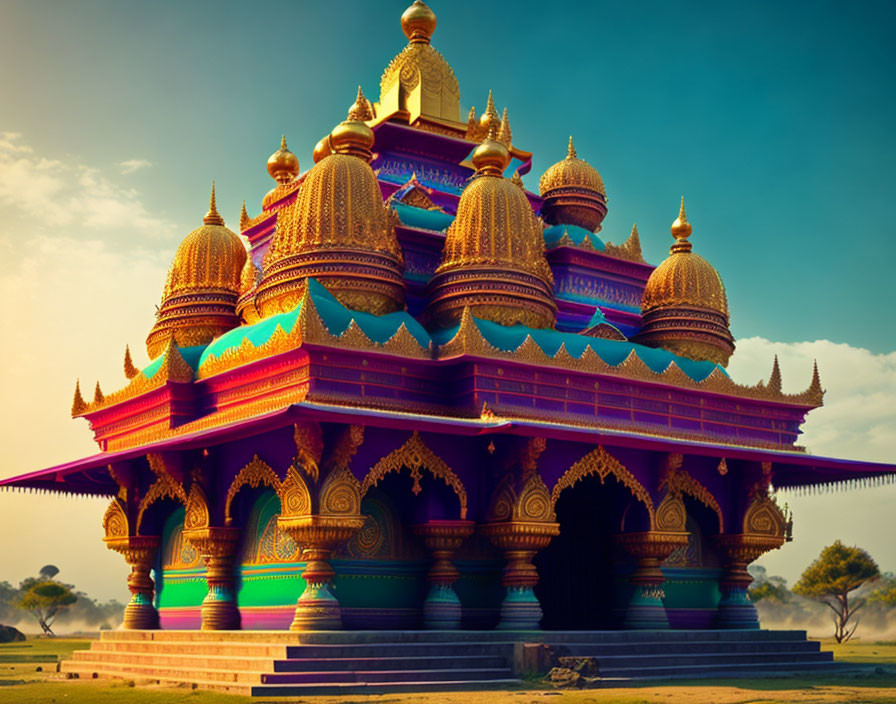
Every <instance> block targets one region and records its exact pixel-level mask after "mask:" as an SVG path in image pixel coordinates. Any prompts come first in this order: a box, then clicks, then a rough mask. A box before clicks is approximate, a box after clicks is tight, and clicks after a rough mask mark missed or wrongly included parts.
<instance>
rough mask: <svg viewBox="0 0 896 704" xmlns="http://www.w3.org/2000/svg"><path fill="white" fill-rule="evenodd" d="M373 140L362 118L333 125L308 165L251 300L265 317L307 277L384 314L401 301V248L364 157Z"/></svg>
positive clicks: (292, 297) (296, 294)
mask: <svg viewBox="0 0 896 704" xmlns="http://www.w3.org/2000/svg"><path fill="white" fill-rule="evenodd" d="M361 97H363V94H361ZM353 107H354V106H353ZM373 143H374V134H373V131H372V130H371V129H370V128H369V127H368V126H367V125H365V124H364V123H363V122H359V121H356V120H346V121H345V122H342V123H341V124H339V125H337V126H336V127H335V128H334V129H333V131H332V132H331V133H330V136H329V137H328V144H329V148H330V149H331V150H332V153H331V154H329V155H328V156H324V157H323V158H321V160H320V161H319V162H318V163H316V164H315V165H314V166H313V167H312V168H311V170H310V171H309V172H308V173H307V174H306V176H305V179H304V181H303V182H302V186H301V188H300V190H299V194H298V196H297V197H296V200H295V202H293V203H291V204H290V205H288V206H286V207H285V208H284V209H283V210H282V211H281V213H280V215H279V218H278V221H277V230H276V232H275V234H274V238H273V240H272V241H271V245H270V247H269V249H268V252H267V254H266V255H265V261H264V276H263V277H262V280H261V282H260V283H259V285H258V291H257V293H256V298H255V300H256V305H257V306H258V309H259V311H260V312H261V313H262V315H264V316H265V317H267V316H269V315H273V314H275V313H279V312H281V311H283V310H291V309H292V307H294V306H295V303H297V302H298V300H299V298H300V296H301V292H302V291H303V290H304V280H305V279H306V278H308V277H315V278H317V279H318V280H319V281H320V283H321V284H323V285H324V286H325V287H327V288H328V289H329V290H330V292H331V293H333V295H335V296H336V297H337V298H338V299H339V300H340V301H341V302H342V303H343V304H344V305H346V306H348V307H350V308H354V309H355V310H365V311H368V312H373V313H385V312H391V311H394V310H397V309H398V308H400V307H402V306H403V304H404V290H403V283H402V279H401V273H400V263H401V248H400V247H399V244H398V240H397V238H396V236H395V229H394V221H393V219H392V217H391V215H390V211H389V209H388V207H387V206H386V205H385V203H383V196H382V192H381V191H380V187H379V183H378V182H377V180H376V176H375V175H374V173H373V170H372V169H371V168H370V165H369V164H368V163H367V162H368V160H369V159H370V158H371V151H370V150H371V147H372V146H373ZM349 252H354V253H355V254H353V255H350V254H349ZM331 260H332V261H331ZM337 260H338V261H337ZM327 262H329V263H327ZM371 267H372V269H371ZM368 270H369V271H368ZM362 271H363V272H367V273H366V274H365V275H364V276H362V275H361V274H360V273H358V272H362ZM365 277H366V279H367V283H364V282H363V280H364V279H365Z"/></svg>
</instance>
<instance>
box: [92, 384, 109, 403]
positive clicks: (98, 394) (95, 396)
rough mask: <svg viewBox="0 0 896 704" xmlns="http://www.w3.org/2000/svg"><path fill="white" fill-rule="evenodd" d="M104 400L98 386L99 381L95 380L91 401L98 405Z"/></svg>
mask: <svg viewBox="0 0 896 704" xmlns="http://www.w3.org/2000/svg"><path fill="white" fill-rule="evenodd" d="M105 400H106V397H105V396H103V390H102V389H101V388H100V382H96V388H94V390H93V402H94V403H95V404H97V405H99V404H101V403H102V402H103V401H105Z"/></svg>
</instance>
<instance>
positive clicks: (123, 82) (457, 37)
mask: <svg viewBox="0 0 896 704" xmlns="http://www.w3.org/2000/svg"><path fill="white" fill-rule="evenodd" d="M407 2H409V0H397V1H395V2H393V1H391V0H390V1H389V2H376V3H373V2H366V3H363V2H356V1H353V0H343V1H342V2H340V3H338V5H334V4H332V3H319V2H254V3H248V2H247V3H233V2H198V1H196V2H163V1H161V0H156V1H154V2H125V1H116V2H112V1H111V0H110V1H107V2H96V1H94V2H91V1H88V0H79V2H70V1H63V0H58V1H57V2H47V1H44V0H27V1H18V0H0V65H2V66H3V67H4V71H3V72H2V74H0V254H2V255H3V257H4V266H3V267H0V299H2V300H4V301H5V302H7V305H6V306H5V307H4V344H3V345H0V388H2V389H3V392H4V398H6V399H15V404H14V405H13V404H11V403H10V404H7V405H6V406H5V408H6V417H5V418H4V420H5V422H4V423H0V446H3V447H4V463H3V467H2V472H0V473H2V475H3V476H11V475H14V474H19V473H23V472H26V471H32V470H35V469H39V468H42V467H46V466H49V465H53V464H56V463H60V462H63V461H67V460H71V459H73V458H76V457H83V456H86V455H88V454H92V453H93V452H95V451H96V447H95V445H94V444H93V443H92V442H91V440H90V433H89V431H88V429H87V427H86V425H85V424H84V422H83V421H78V422H73V421H72V420H71V419H70V418H69V417H68V415H69V414H68V410H69V408H70V405H71V394H72V389H73V388H74V381H75V378H78V377H80V379H81V383H82V388H84V389H90V388H92V386H93V383H94V380H95V379H97V378H99V380H100V381H101V383H102V386H103V389H104V390H106V391H107V392H108V391H111V390H114V389H117V388H120V387H121V386H123V385H124V383H125V379H124V377H123V375H122V371H121V360H122V356H123V352H124V346H125V344H126V343H129V344H130V348H131V351H132V352H133V353H134V359H135V362H136V363H137V364H138V365H141V364H145V363H146V362H147V360H146V357H145V353H144V349H143V340H144V339H145V336H146V334H147V332H148V331H149V329H150V326H151V325H152V321H153V311H154V305H155V304H156V303H157V302H158V300H159V295H160V293H161V290H162V285H163V282H164V277H165V270H166V269H167V266H168V263H169V262H170V260H171V257H172V256H173V254H174V251H175V248H176V246H177V244H178V242H179V241H180V239H181V238H183V236H184V235H186V234H187V233H188V232H189V231H190V230H192V229H193V228H194V227H196V226H197V225H198V224H199V222H200V219H201V217H202V215H203V214H204V213H205V211H206V208H207V203H208V192H209V187H210V183H211V180H212V179H216V181H217V192H218V203H219V207H220V210H221V212H222V213H223V215H224V216H225V218H227V220H228V224H229V225H230V226H231V227H236V224H237V222H238V213H239V207H240V203H241V201H242V199H243V198H245V199H246V200H247V202H248V207H249V210H250V213H252V214H255V213H257V212H258V210H259V209H260V204H261V198H262V196H263V195H264V194H265V193H266V192H267V191H268V190H269V189H270V188H271V187H272V186H273V181H271V179H270V178H269V177H268V175H267V172H266V170H265V162H266V160H267V157H268V155H269V154H270V153H271V152H272V151H274V150H275V149H276V148H277V147H278V145H279V140H280V134H281V133H282V132H284V131H285V132H286V135H287V139H288V141H289V144H290V147H291V148H292V149H293V151H295V152H296V154H297V155H298V156H299V159H300V161H301V163H302V165H303V168H308V166H309V165H310V164H311V150H312V148H313V145H314V144H315V143H316V142H317V140H318V139H319V138H320V137H321V136H322V135H323V134H325V133H326V132H328V131H329V130H330V129H331V128H332V126H333V125H335V124H336V123H337V122H339V121H340V120H342V119H343V118H344V115H345V112H346V109H347V108H348V106H349V104H350V103H351V102H353V100H354V97H355V91H356V88H357V85H358V84H359V83H360V84H361V85H362V86H363V88H364V90H365V92H366V93H367V95H368V97H369V98H371V99H374V100H375V99H376V98H377V97H378V93H379V78H380V75H381V73H382V70H383V68H384V67H385V66H386V65H387V64H388V62H389V60H390V59H391V58H392V57H393V56H394V55H395V54H396V53H398V52H399V51H400V50H401V48H402V47H403V46H404V45H405V43H406V39H405V37H404V35H403V34H402V32H401V29H400V26H399V22H398V18H399V16H400V15H401V12H402V11H403V10H404V8H405V7H406V4H407ZM432 7H433V9H434V10H435V12H436V13H437V15H438V17H439V26H438V29H437V30H436V33H435V36H434V41H433V43H434V46H435V47H436V48H437V49H439V50H440V51H441V52H442V53H443V54H444V55H445V57H446V58H447V59H448V61H449V62H450V63H451V65H452V66H453V67H454V70H455V73H456V74H457V77H458V80H459V82H460V87H461V110H462V114H463V115H466V112H467V110H468V109H469V107H470V105H471V104H475V105H476V106H477V109H478V110H479V111H481V110H482V108H483V107H484V104H485V99H486V96H487V93H488V90H489V89H490V88H491V89H493V90H494V92H495V99H496V102H497V105H498V108H499V109H502V108H503V107H505V106H507V108H508V109H509V113H510V119H511V124H512V127H513V135H514V142H515V143H516V144H517V145H518V146H519V147H521V148H523V149H527V150H529V151H532V152H534V154H535V157H534V166H533V171H532V173H531V174H530V175H529V176H527V177H526V182H527V185H528V186H529V187H530V188H532V189H537V183H538V176H539V175H540V174H541V173H542V172H543V171H544V170H545V169H546V168H547V167H548V166H549V165H550V164H552V163H553V162H554V161H556V160H558V159H560V158H562V157H563V156H564V155H565V150H566V141H567V137H568V135H569V134H573V135H574V136H575V140H576V146H577V148H578V152H579V155H580V156H581V157H583V158H585V159H587V160H588V161H589V162H590V163H592V164H594V165H595V166H596V167H597V168H598V169H599V171H600V172H601V174H602V175H603V177H604V180H605V182H606V185H607V191H608V194H609V199H610V203H609V206H610V210H609V215H608V216H607V218H606V220H605V222H604V230H603V232H602V233H601V236H602V237H604V238H605V239H608V240H611V241H614V242H617V243H618V242H620V241H622V240H623V239H624V238H625V237H626V236H627V235H628V232H629V229H630V228H631V224H632V222H633V221H635V220H637V222H638V225H639V229H640V232H641V239H642V243H643V245H644V250H645V256H646V257H647V259H648V260H649V261H651V262H652V263H655V264H656V263H659V262H660V261H661V260H662V259H663V258H664V257H665V256H666V253H667V252H668V247H669V245H670V244H671V242H672V238H671V236H670V235H669V225H670V224H671V222H672V220H673V219H674V218H675V216H676V215H677V212H678V200H679V197H680V196H681V195H682V194H684V195H685V197H686V201H687V206H688V215H689V219H690V220H691V222H692V224H693V226H694V234H693V236H692V237H691V241H692V242H693V244H694V248H695V251H697V252H698V253H700V254H702V255H703V256H705V257H706V258H707V259H709V260H710V261H711V262H712V263H713V264H714V265H715V266H716V267H717V268H718V270H719V272H720V273H721V275H722V277H723V279H724V281H725V284H726V286H727V289H728V295H729V303H730V308H731V312H732V327H733V332H734V334H735V337H736V338H737V341H738V351H737V352H736V353H735V356H734V357H733V359H732V363H731V365H730V367H729V371H731V373H732V375H733V376H734V377H735V379H737V380H738V381H740V382H742V383H755V382H756V381H758V380H759V379H760V378H763V377H764V378H767V377H768V374H769V372H770V371H771V362H772V357H773V355H774V354H778V355H779V356H780V358H781V367H782V372H783V377H784V389H785V391H788V392H796V391H801V390H803V389H804V388H805V387H806V386H807V385H808V383H809V378H810V375H811V365H812V360H813V359H814V358H817V359H818V361H819V366H820V369H821V378H822V383H823V385H824V386H825V387H826V388H827V389H828V395H827V396H826V399H825V407H824V408H821V409H818V410H817V411H813V412H812V413H811V414H810V416H809V420H808V422H807V423H806V424H805V426H804V429H805V431H806V435H805V444H807V445H808V446H809V448H810V449H811V450H812V451H813V452H815V453H817V454H823V455H830V456H838V457H851V458H856V459H867V460H877V461H884V462H896V325H894V323H893V314H892V312H891V307H892V303H893V299H894V296H893V294H892V284H891V278H892V277H891V275H890V269H891V267H892V266H893V260H894V255H896V225H894V218H893V216H892V214H891V201H892V200H893V196H892V194H893V193H894V192H896V129H894V125H896V81H894V80H893V76H894V75H896V70H894V69H896V42H893V41H892V37H893V36H894V35H896V32H894V30H896V17H894V13H896V11H894V9H893V8H894V7H896V5H893V4H892V3H885V2H862V3H843V2H839V3H834V2H821V1H819V2H811V3H810V2H793V1H790V2H750V3H732V2H725V3H718V2H692V3H675V2H593V3H587V4H585V3H582V4H579V5H576V4H574V3H565V4H557V3H545V2H541V3H535V2H491V3H482V2H479V3H466V2H447V1H438V0H433V3H432ZM784 500H789V501H790V504H791V506H792V508H793V509H794V513H795V520H796V531H795V532H796V540H795V541H794V542H793V543H791V544H788V545H787V546H785V547H784V548H783V549H782V550H780V551H777V552H775V553H773V554H771V555H769V556H767V557H764V558H763V559H762V562H763V564H765V565H766V566H767V567H768V569H769V572H770V573H772V574H783V575H784V576H786V577H787V578H788V579H790V580H791V581H793V580H794V579H796V577H797V576H798V575H799V572H800V571H801V570H802V568H803V567H804V566H805V565H807V564H808V562H809V561H810V560H811V559H812V558H814V557H815V556H816V555H817V554H818V552H819V550H820V549H821V547H823V546H824V545H826V544H830V543H831V542H833V540H835V539H838V538H839V539H842V540H844V541H845V542H847V543H851V544H860V545H862V546H864V547H867V548H868V549H869V551H871V553H872V555H874V556H875V557H876V558H877V559H878V560H879V562H880V563H881V567H882V568H884V569H890V570H894V569H896V546H894V544H893V542H892V540H891V537H890V536H892V534H893V533H894V531H896V523H894V522H896V514H894V512H893V506H894V502H896V486H891V487H886V488H883V489H876V490H862V491H851V492H847V493H843V494H835V495H831V496H826V497H792V496H791V497H786V496H785V497H784ZM102 511H103V502H100V501H98V500H87V499H77V500H69V499H57V498H54V497H46V496H32V495H24V496H23V495H19V494H0V533H2V534H4V535H13V534H18V535H27V536H29V537H28V540H22V541H12V540H8V541H0V564H2V565H3V566H4V571H3V573H2V574H0V580H2V579H10V580H12V581H18V580H20V579H22V578H23V577H25V576H27V575H28V574H30V573H31V572H33V571H34V569H36V568H37V567H39V566H40V565H41V564H45V563H47V562H53V563H55V564H59V566H60V567H61V568H62V570H63V572H62V574H61V576H62V577H63V578H65V579H67V580H70V581H72V582H74V583H75V584H77V585H78V586H80V587H82V588H84V589H86V590H87V591H88V592H90V593H92V594H97V595H99V596H103V597H108V596H117V597H119V598H122V597H123V596H124V594H125V587H124V584H125V583H124V578H125V575H126V573H127V568H126V565H125V564H124V561H123V560H121V558H120V556H118V555H115V554H113V553H110V552H109V551H106V550H105V549H104V548H103V547H102V544H101V540H100V539H101V537H102V531H101V527H100V526H99V518H100V516H101V515H102ZM831 515H836V516H837V520H836V521H831V520H830V516H831ZM47 516H53V517H54V520H46V517H47ZM62 525H64V526H65V530H60V526H62Z"/></svg>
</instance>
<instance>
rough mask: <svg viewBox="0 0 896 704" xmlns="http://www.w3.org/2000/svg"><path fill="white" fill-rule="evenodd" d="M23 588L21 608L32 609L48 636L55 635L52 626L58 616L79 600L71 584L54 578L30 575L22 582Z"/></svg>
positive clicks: (33, 614)
mask: <svg viewBox="0 0 896 704" xmlns="http://www.w3.org/2000/svg"><path fill="white" fill-rule="evenodd" d="M21 589H22V592H23V594H22V599H21V601H19V608H22V609H25V610H26V611H30V612H31V615H32V616H34V618H36V619H37V622H38V623H39V624H40V627H41V629H42V630H43V632H44V634H45V635H48V636H52V635H55V634H54V633H53V629H52V628H51V627H52V625H53V621H55V620H56V617H57V616H58V615H59V614H60V613H61V612H62V611H64V610H65V609H66V608H68V607H69V606H71V605H72V604H74V603H75V602H76V601H77V600H78V597H77V596H76V595H75V594H74V592H73V591H72V588H71V587H70V586H69V585H67V584H62V583H60V582H55V581H53V580H41V579H35V578H33V577H29V578H28V579H26V580H25V581H24V582H22V585H21Z"/></svg>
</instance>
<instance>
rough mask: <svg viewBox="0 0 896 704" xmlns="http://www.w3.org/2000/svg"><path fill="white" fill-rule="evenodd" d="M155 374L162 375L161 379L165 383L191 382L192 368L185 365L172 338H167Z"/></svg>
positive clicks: (185, 362)
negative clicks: (160, 362) (159, 364)
mask: <svg viewBox="0 0 896 704" xmlns="http://www.w3.org/2000/svg"><path fill="white" fill-rule="evenodd" d="M156 374H163V375H164V376H163V377H161V378H162V379H164V380H165V381H192V380H193V367H191V366H190V365H189V364H187V361H186V360H185V359H184V358H183V355H182V354H181V353H180V347H178V346H177V343H176V342H175V341H174V337H173V336H172V337H169V338H168V344H167V345H166V347H165V353H164V356H163V358H162V366H161V368H160V369H159V371H158V372H156Z"/></svg>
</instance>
